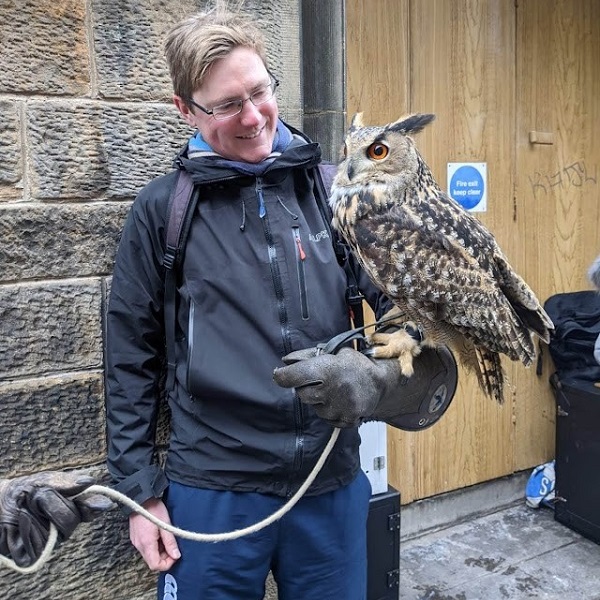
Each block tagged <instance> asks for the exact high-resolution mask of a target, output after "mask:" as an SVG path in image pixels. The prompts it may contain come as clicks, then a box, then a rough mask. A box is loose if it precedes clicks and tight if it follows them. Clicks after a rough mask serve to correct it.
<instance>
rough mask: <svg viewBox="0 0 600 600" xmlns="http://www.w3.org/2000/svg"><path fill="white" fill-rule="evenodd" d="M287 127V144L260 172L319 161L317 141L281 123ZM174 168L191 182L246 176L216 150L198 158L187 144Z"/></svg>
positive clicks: (310, 166)
mask: <svg viewBox="0 0 600 600" xmlns="http://www.w3.org/2000/svg"><path fill="white" fill-rule="evenodd" d="M284 125H285V126H286V127H287V128H288V129H289V130H290V131H291V133H292V135H293V138H292V141H291V142H290V144H289V145H288V147H287V148H286V149H285V150H284V151H283V152H282V153H281V155H280V156H278V157H276V158H275V159H274V160H273V162H272V163H271V164H270V165H269V166H268V167H267V168H266V169H265V171H264V173H270V172H273V171H275V170H278V169H290V168H304V169H307V168H312V167H315V166H316V165H318V164H319V162H320V161H321V148H320V146H319V144H317V143H315V142H313V141H311V140H310V139H309V138H308V137H307V136H306V135H304V134H303V133H302V132H301V131H299V130H297V129H295V128H294V127H292V126H290V125H288V124H287V123H284ZM174 166H175V168H177V169H182V170H184V171H187V172H188V173H189V174H190V175H191V177H192V180H193V181H194V183H198V184H212V183H220V182H224V181H227V180H231V179H238V178H240V177H248V176H249V174H248V173H243V172H241V171H240V170H238V169H236V168H235V166H233V162H232V161H227V160H226V159H224V158H223V157H222V156H219V155H217V154H214V155H205V156H202V157H198V158H189V157H188V144H186V145H185V146H184V147H183V148H182V150H181V151H180V152H179V154H178V155H177V157H176V158H175V161H174Z"/></svg>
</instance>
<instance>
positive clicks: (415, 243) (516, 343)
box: [352, 194, 537, 363]
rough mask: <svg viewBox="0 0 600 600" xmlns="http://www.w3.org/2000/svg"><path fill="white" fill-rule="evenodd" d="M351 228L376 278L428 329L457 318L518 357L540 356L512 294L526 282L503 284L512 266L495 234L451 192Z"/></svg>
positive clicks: (482, 341)
mask: <svg viewBox="0 0 600 600" xmlns="http://www.w3.org/2000/svg"><path fill="white" fill-rule="evenodd" d="M352 233H353V237H354V238H355V239H354V243H355V245H356V253H357V256H358V259H359V261H360V262H361V264H362V265H363V267H364V268H365V270H366V272H367V273H368V275H369V276H370V277H371V279H372V280H373V282H374V283H375V285H377V286H378V287H379V288H380V289H381V290H382V291H383V292H384V293H385V294H386V295H387V296H388V297H390V298H391V299H392V300H393V301H394V302H396V303H397V304H398V305H399V306H400V307H401V308H402V309H403V310H406V312H407V314H409V315H411V316H410V318H412V319H416V320H419V321H420V322H421V324H422V325H423V326H424V327H425V329H427V325H428V324H431V325H433V326H435V325H436V324H447V325H450V326H451V327H453V328H455V329H456V330H458V331H459V332H461V333H462V334H463V335H465V336H466V337H467V338H469V339H471V340H472V341H473V342H475V343H476V344H478V345H482V346H484V347H486V348H488V349H489V350H492V351H495V352H502V353H505V354H507V355H508V356H510V357H511V358H512V359H513V360H517V359H520V360H524V354H525V355H526V359H527V360H526V362H527V363H529V362H530V360H531V359H532V357H533V356H534V355H535V348H534V347H533V342H532V340H531V336H530V334H529V330H528V328H527V327H525V326H524V325H523V322H522V319H521V318H520V317H519V316H518V314H517V313H516V312H515V310H514V308H513V306H512V304H511V300H509V298H508V297H507V293H506V292H507V291H509V292H510V294H512V295H513V296H514V295H516V294H515V293H514V291H515V290H520V289H521V285H520V283H519V282H517V281H516V280H515V282H514V283H512V284H511V285H510V286H508V288H507V289H504V288H506V286H505V285H504V278H505V277H506V275H507V274H508V275H510V274H511V273H513V271H512V269H510V266H507V265H508V263H507V262H506V260H505V259H504V257H503V256H502V253H501V251H500V249H499V247H498V246H497V244H496V242H495V240H494V238H493V236H492V235H491V234H490V233H489V232H488V231H487V230H486V229H485V227H483V225H482V224H481V223H480V222H479V221H477V220H476V219H474V218H473V217H472V216H471V215H469V214H468V213H465V212H464V211H463V210H462V209H461V208H460V207H458V206H456V205H455V204H454V202H453V201H452V200H451V199H450V198H447V197H445V195H443V194H440V195H438V196H434V197H431V196H430V197H427V198H425V197H416V198H415V199H413V200H412V201H411V202H403V203H400V204H395V205H394V206H393V208H391V209H390V210H388V211H386V212H379V213H377V214H371V215H370V216H369V218H368V219H362V220H360V221H358V222H357V223H356V224H355V227H354V231H353V232H352ZM353 245H354V244H353ZM498 257H500V258H501V259H502V265H503V268H502V269H500V268H498V266H497V265H496V260H497V258H498ZM515 275H516V274H515ZM519 280H520V278H519ZM511 281H512V280H511ZM520 282H522V280H520ZM522 285H525V288H527V286H526V284H525V283H524V282H522ZM528 289H529V288H527V290H528ZM531 294H532V293H531ZM532 295H533V294H532ZM524 297H525V301H526V302H529V301H530V299H529V298H528V297H527V294H524ZM533 298H534V300H535V296H533ZM535 302H536V303H537V300H535ZM518 303H519V305H521V304H522V301H521V300H519V301H518Z"/></svg>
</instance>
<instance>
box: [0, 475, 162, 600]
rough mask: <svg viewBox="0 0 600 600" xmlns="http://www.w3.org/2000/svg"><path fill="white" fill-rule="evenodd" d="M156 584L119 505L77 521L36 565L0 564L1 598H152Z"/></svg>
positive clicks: (99, 599) (153, 575)
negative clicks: (24, 570) (29, 569)
mask: <svg viewBox="0 0 600 600" xmlns="http://www.w3.org/2000/svg"><path fill="white" fill-rule="evenodd" d="M102 472H103V473H106V471H105V469H103V468H102V469H100V468H97V469H95V470H93V471H92V473H102ZM100 482H101V483H103V484H104V485H106V482H105V481H102V480H101V481H100ZM152 590H154V593H153V595H151V593H152ZM155 590H156V574H154V573H152V572H151V571H150V570H149V569H148V567H147V566H146V564H145V563H144V562H143V560H142V558H141V557H140V556H139V554H138V553H137V551H136V550H135V548H134V547H133V546H132V545H131V543H130V542H129V533H128V525H127V518H126V517H125V516H124V514H123V513H122V512H121V511H120V510H119V509H118V508H115V509H113V510H110V511H108V512H105V513H103V514H101V515H99V516H98V517H97V518H96V519H95V520H94V521H93V522H92V523H82V524H81V525H79V526H78V527H77V529H76V530H75V532H74V533H73V535H72V536H71V537H70V538H69V539H68V540H66V541H65V542H64V543H63V544H62V545H60V546H59V547H58V548H56V549H55V550H54V552H53V553H52V556H51V558H50V560H49V562H48V563H47V564H46V565H45V566H44V567H43V568H42V569H41V570H40V571H38V572H36V573H32V574H29V575H19V574H17V573H15V572H12V571H10V570H8V569H7V568H5V567H2V571H1V572H0V597H2V598H23V599H25V598H31V599H35V600H54V599H56V598H68V600H90V599H91V598H93V599H94V600H132V599H133V598H136V599H139V600H141V599H142V598H144V599H145V598H148V599H149V598H155V597H156V591H155Z"/></svg>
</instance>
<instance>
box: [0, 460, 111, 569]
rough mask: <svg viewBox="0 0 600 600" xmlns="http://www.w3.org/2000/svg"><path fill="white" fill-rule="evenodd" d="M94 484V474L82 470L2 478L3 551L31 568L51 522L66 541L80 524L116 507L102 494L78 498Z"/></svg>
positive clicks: (0, 521) (0, 538) (0, 529)
mask: <svg viewBox="0 0 600 600" xmlns="http://www.w3.org/2000/svg"><path fill="white" fill-rule="evenodd" d="M94 483H95V479H94V478H93V477H90V476H88V475H82V473H81V471H80V472H77V471H72V472H62V471H47V472H42V473H35V474H32V475H26V476H24V477H16V478H14V479H0V554H3V555H4V556H6V557H8V558H11V559H12V560H14V561H15V563H16V564H17V565H18V566H20V567H27V566H29V565H31V564H33V563H34V562H35V561H36V560H37V559H38V558H39V557H40V555H41V554H42V552H43V550H44V547H45V546H46V543H47V541H48V536H49V534H50V524H51V523H52V524H53V525H54V526H55V527H56V529H57V531H58V539H59V541H64V540H66V539H67V538H68V537H69V536H70V535H71V534H72V533H73V531H74V530H75V528H76V527H77V525H78V524H79V523H81V522H82V521H91V520H93V519H94V518H95V517H96V516H97V515H99V514H100V513H101V512H103V511H105V510H107V509H109V508H111V507H112V506H114V504H113V502H111V501H110V500H109V499H108V498H105V497H104V496H101V495H98V494H93V495H87V496H83V497H77V498H76V497H75V496H77V494H79V493H81V492H83V491H84V490H85V489H86V488H88V487H89V486H90V485H92V484H94Z"/></svg>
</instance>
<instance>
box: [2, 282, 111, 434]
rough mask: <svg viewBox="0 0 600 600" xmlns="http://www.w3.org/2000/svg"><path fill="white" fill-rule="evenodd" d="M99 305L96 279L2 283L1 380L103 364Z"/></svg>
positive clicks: (90, 367)
mask: <svg viewBox="0 0 600 600" xmlns="http://www.w3.org/2000/svg"><path fill="white" fill-rule="evenodd" d="M100 305H101V289H100V281H99V280H70V281H69V280H67V281H60V282H56V283H55V282H44V283H35V284H13V285H5V286H0V381H3V380H7V379H14V378H16V377H26V376H32V375H37V374H39V373H52V372H57V371H67V370H69V371H74V370H80V369H98V368H101V367H102V330H101V307H100ZM0 439H2V437H0Z"/></svg>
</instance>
